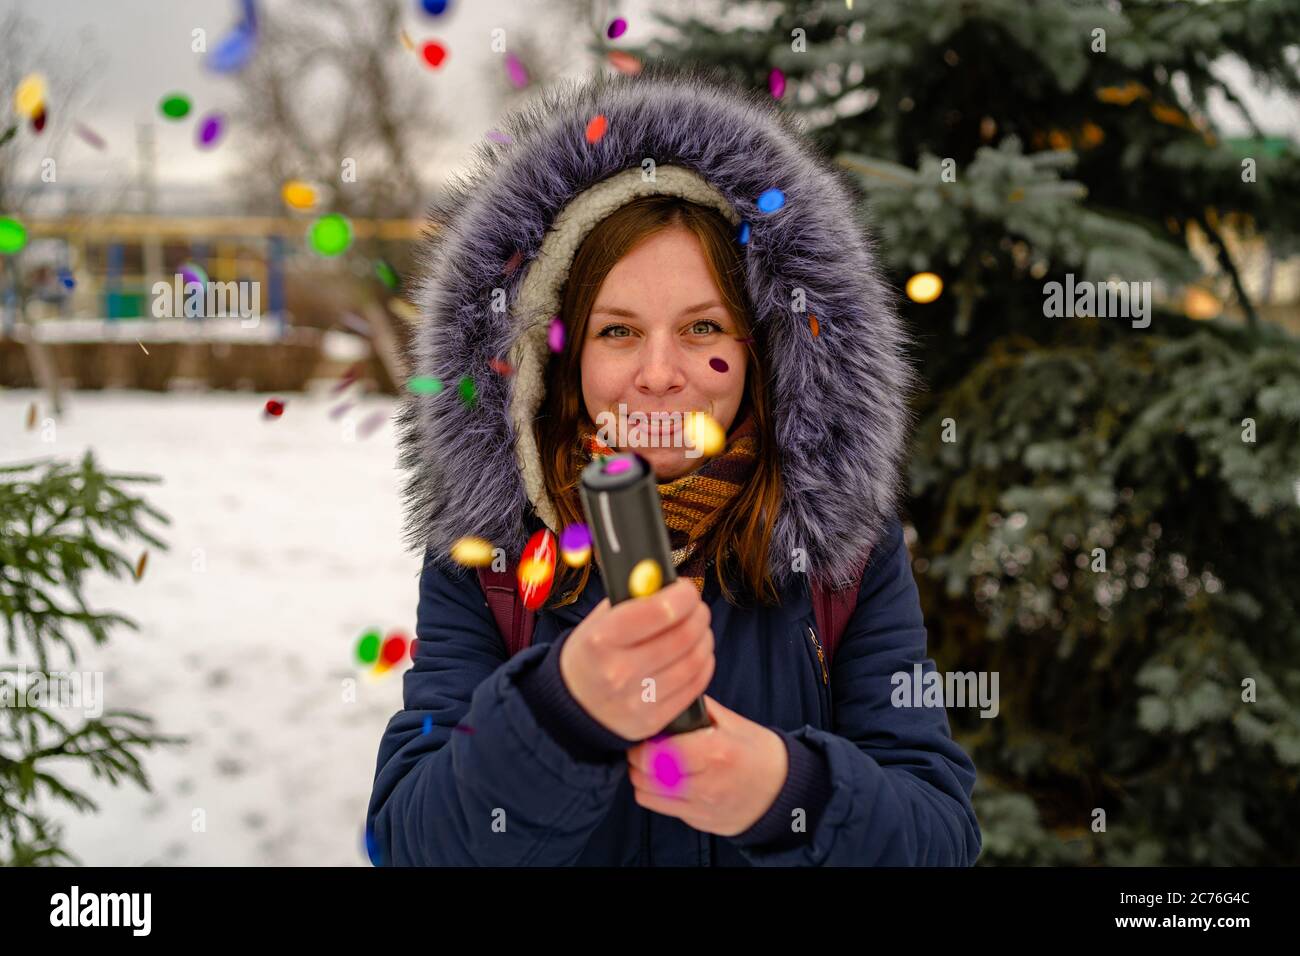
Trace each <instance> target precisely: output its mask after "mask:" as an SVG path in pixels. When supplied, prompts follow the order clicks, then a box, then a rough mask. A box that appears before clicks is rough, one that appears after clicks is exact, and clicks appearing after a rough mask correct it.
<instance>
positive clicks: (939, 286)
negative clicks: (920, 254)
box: [907, 272, 943, 305]
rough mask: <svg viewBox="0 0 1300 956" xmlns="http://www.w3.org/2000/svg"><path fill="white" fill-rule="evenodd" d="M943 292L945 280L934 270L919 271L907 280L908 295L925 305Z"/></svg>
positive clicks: (914, 300)
mask: <svg viewBox="0 0 1300 956" xmlns="http://www.w3.org/2000/svg"><path fill="white" fill-rule="evenodd" d="M941 292H943V280H942V279H940V278H939V277H938V276H937V275H935V274H934V273H933V272H918V273H917V274H916V275H914V276H912V278H910V279H908V280H907V297H908V298H909V299H911V300H912V301H913V302H919V303H921V304H922V305H925V304H926V303H927V302H933V301H934V300H935V299H937V298H939V294H940V293H941Z"/></svg>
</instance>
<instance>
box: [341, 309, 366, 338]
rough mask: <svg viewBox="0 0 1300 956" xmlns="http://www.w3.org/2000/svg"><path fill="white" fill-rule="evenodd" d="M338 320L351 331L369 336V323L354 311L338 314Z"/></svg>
mask: <svg viewBox="0 0 1300 956" xmlns="http://www.w3.org/2000/svg"><path fill="white" fill-rule="evenodd" d="M339 321H340V322H342V323H343V324H344V325H346V326H347V327H348V328H350V329H351V330H352V331H353V332H360V333H361V334H362V335H364V336H365V337H366V338H370V323H369V322H367V321H366V320H365V319H363V318H361V316H359V315H357V314H356V313H355V312H344V313H343V314H342V315H340V316H339Z"/></svg>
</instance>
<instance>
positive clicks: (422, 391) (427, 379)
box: [406, 375, 442, 395]
mask: <svg viewBox="0 0 1300 956" xmlns="http://www.w3.org/2000/svg"><path fill="white" fill-rule="evenodd" d="M406 390H407V391H408V392H411V393H412V394H415V395H437V394H438V393H439V392H441V391H442V382H440V381H438V380H437V379H436V378H434V377H433V376H432V375H417V376H415V377H414V378H412V379H409V380H408V381H407V383H406Z"/></svg>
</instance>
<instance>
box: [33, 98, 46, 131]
mask: <svg viewBox="0 0 1300 956" xmlns="http://www.w3.org/2000/svg"><path fill="white" fill-rule="evenodd" d="M45 120H46V113H45V104H44V103H42V104H41V105H40V107H39V108H38V109H37V110H36V112H35V113H34V114H33V115H32V130H33V132H35V133H38V134H39V133H40V132H41V131H42V130H43V129H45Z"/></svg>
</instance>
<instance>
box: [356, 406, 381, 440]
mask: <svg viewBox="0 0 1300 956" xmlns="http://www.w3.org/2000/svg"><path fill="white" fill-rule="evenodd" d="M387 420H388V412H386V411H383V410H380V411H377V412H371V413H370V415H369V416H367V417H366V420H365V421H363V422H362V423H361V424H360V425H358V426H357V432H358V434H360V436H361V437H362V438H369V437H370V435H371V433H372V432H374V430H375V429H377V428H378V427H379V426H380V425H382V424H383V423H384V422H386V421H387Z"/></svg>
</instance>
